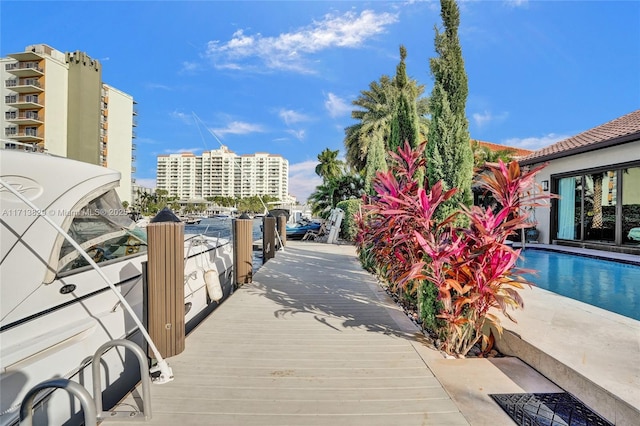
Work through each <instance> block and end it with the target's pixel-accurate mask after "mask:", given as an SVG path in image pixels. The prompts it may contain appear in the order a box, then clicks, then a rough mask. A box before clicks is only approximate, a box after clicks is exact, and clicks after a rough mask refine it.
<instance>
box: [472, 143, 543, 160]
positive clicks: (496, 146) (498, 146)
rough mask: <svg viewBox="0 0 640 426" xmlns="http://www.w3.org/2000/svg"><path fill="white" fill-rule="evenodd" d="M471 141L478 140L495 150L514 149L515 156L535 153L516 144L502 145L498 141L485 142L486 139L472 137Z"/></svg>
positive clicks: (481, 144) (482, 144)
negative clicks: (517, 146)
mask: <svg viewBox="0 0 640 426" xmlns="http://www.w3.org/2000/svg"><path fill="white" fill-rule="evenodd" d="M471 141H472V142H477V143H478V145H480V146H485V147H487V148H489V149H490V150H491V151H494V152H495V151H503V150H505V151H506V150H508V151H513V154H514V157H524V156H527V155H529V154H532V153H533V151H532V150H530V149H524V148H516V147H515V146H507V145H501V144H498V143H492V142H485V141H480V140H478V139H472V140H471Z"/></svg>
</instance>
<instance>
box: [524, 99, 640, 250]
mask: <svg viewBox="0 0 640 426" xmlns="http://www.w3.org/2000/svg"><path fill="white" fill-rule="evenodd" d="M519 162H520V165H521V166H523V167H526V166H536V165H538V164H541V163H546V164H547V166H546V167H545V168H544V169H543V170H542V171H541V172H540V173H539V175H538V177H537V181H538V183H539V184H540V186H541V188H542V189H543V190H544V191H550V192H551V193H552V194H557V195H558V198H557V199H553V200H552V201H551V203H550V208H545V207H539V208H536V209H535V210H534V212H533V219H534V220H536V221H537V223H538V225H537V229H538V231H539V239H538V241H539V242H541V243H546V244H564V245H571V246H577V247H583V248H596V249H600V250H610V251H616V252H622V253H632V254H640V110H637V111H633V112H630V113H628V114H626V115H624V116H622V117H619V118H616V119H614V120H611V121H609V122H607V123H604V124H602V125H600V126H597V127H594V128H593V129H590V130H587V131H585V132H582V133H580V134H578V135H576V136H572V137H570V138H568V139H565V140H562V141H560V142H557V143H555V144H553V145H550V146H548V147H546V148H542V149H540V150H538V151H535V152H534V153H532V154H530V155H528V156H526V157H524V158H522V159H521V160H519Z"/></svg>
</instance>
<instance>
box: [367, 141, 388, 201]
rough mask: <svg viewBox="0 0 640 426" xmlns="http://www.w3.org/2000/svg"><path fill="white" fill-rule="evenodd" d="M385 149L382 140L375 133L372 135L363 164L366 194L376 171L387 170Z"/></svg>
mask: <svg viewBox="0 0 640 426" xmlns="http://www.w3.org/2000/svg"><path fill="white" fill-rule="evenodd" d="M386 158H387V156H386V151H385V146H384V140H383V139H382V137H381V136H380V135H379V134H377V135H374V136H373V139H372V140H371V142H370V144H369V152H368V153H367V162H366V165H365V176H364V190H365V192H367V193H368V194H370V193H371V192H372V187H371V183H372V182H373V178H375V177H376V173H377V172H386V171H387V170H388V167H387V160H386Z"/></svg>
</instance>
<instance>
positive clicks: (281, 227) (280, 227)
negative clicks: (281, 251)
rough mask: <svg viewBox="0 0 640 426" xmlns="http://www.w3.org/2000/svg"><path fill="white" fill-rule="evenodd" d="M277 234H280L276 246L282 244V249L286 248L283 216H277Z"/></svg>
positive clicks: (285, 228)
mask: <svg viewBox="0 0 640 426" xmlns="http://www.w3.org/2000/svg"><path fill="white" fill-rule="evenodd" d="M278 233H279V234H280V241H278V245H279V244H280V242H282V247H286V246H287V217H286V216H283V215H279V216H278Z"/></svg>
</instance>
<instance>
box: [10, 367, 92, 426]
mask: <svg viewBox="0 0 640 426" xmlns="http://www.w3.org/2000/svg"><path fill="white" fill-rule="evenodd" d="M50 388H58V389H64V390H66V391H67V392H69V393H70V394H72V395H73V396H75V397H76V398H78V400H79V401H80V405H81V406H82V410H83V411H84V424H85V426H97V424H98V417H97V415H96V406H95V403H94V401H93V400H92V399H91V394H89V391H87V390H86V389H85V388H84V387H83V386H82V385H81V384H79V383H76V382H73V381H71V380H69V379H51V380H45V381H44V382H41V383H39V384H37V385H35V386H34V387H32V388H31V389H30V390H29V392H27V394H26V395H25V396H24V398H23V399H22V405H21V406H20V426H32V425H33V400H34V399H35V397H36V395H37V394H38V393H39V392H40V391H42V390H45V389H50Z"/></svg>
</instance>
